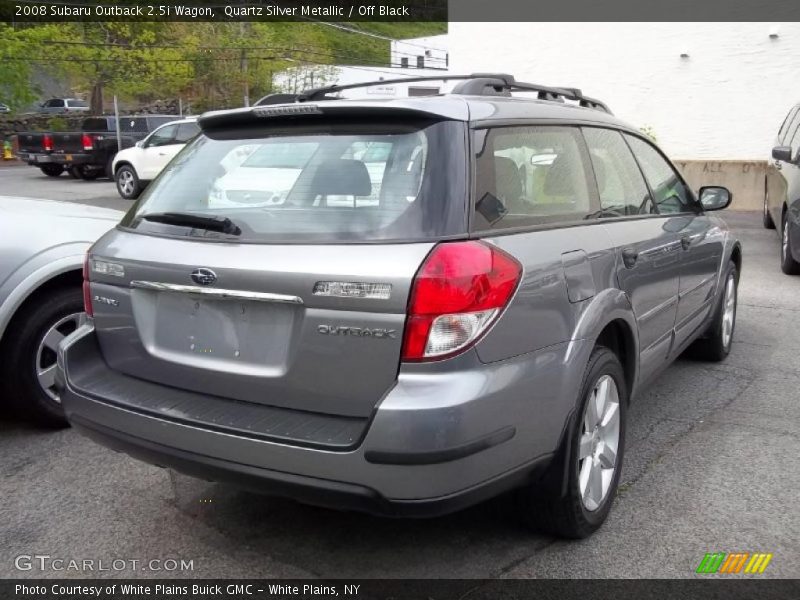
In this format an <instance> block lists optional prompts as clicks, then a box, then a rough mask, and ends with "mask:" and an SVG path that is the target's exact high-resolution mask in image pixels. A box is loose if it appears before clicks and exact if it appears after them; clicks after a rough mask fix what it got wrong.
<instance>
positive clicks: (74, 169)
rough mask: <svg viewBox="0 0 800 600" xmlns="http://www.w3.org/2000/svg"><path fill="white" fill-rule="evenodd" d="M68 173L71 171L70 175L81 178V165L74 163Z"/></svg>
mask: <svg viewBox="0 0 800 600" xmlns="http://www.w3.org/2000/svg"><path fill="white" fill-rule="evenodd" d="M67 173H69V176H70V177H72V178H73V179H80V178H81V169H80V167H76V166H74V165H73V166H71V167H70V168H69V169H67Z"/></svg>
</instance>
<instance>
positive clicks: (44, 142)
mask: <svg viewBox="0 0 800 600" xmlns="http://www.w3.org/2000/svg"><path fill="white" fill-rule="evenodd" d="M11 145H12V152H13V153H14V156H16V157H17V158H18V159H20V160H23V161H25V162H26V163H28V164H29V165H31V166H34V167H39V168H40V169H41V170H42V173H44V174H45V175H48V176H50V177H58V176H59V175H61V173H63V172H64V165H60V164H55V163H53V160H52V159H51V158H50V154H51V153H52V151H53V136H52V134H50V133H44V132H39V131H30V132H24V133H18V134H16V135H14V136H12V138H11Z"/></svg>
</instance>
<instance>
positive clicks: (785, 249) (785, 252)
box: [781, 219, 789, 261]
mask: <svg viewBox="0 0 800 600" xmlns="http://www.w3.org/2000/svg"><path fill="white" fill-rule="evenodd" d="M787 256H789V219H784V222H783V240H782V241H781V259H783V260H784V261H785V260H786V257H787Z"/></svg>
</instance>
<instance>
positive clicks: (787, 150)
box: [772, 146, 792, 163]
mask: <svg viewBox="0 0 800 600" xmlns="http://www.w3.org/2000/svg"><path fill="white" fill-rule="evenodd" d="M772 158H774V159H775V160H781V161H783V162H788V163H790V162H792V148H791V146H775V147H774V148H773V149H772Z"/></svg>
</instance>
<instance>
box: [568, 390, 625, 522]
mask: <svg viewBox="0 0 800 600" xmlns="http://www.w3.org/2000/svg"><path fill="white" fill-rule="evenodd" d="M619 434H620V406H619V390H618V388H617V384H616V382H615V381H614V378H613V377H611V376H610V375H603V376H602V377H600V379H598V380H597V383H595V385H594V388H593V389H592V391H591V392H590V395H589V400H588V401H587V402H586V408H585V409H584V412H583V433H582V435H581V438H580V442H579V445H578V490H579V491H580V495H581V500H582V502H583V506H584V507H585V508H586V510H588V511H594V510H597V509H598V508H600V506H601V505H602V504H603V501H604V500H605V498H606V496H607V495H608V492H609V489H610V488H611V482H612V481H613V480H614V473H615V471H616V469H617V453H618V450H619Z"/></svg>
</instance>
